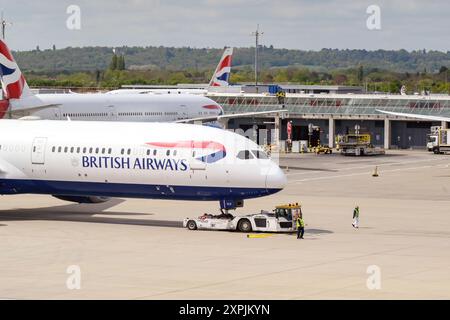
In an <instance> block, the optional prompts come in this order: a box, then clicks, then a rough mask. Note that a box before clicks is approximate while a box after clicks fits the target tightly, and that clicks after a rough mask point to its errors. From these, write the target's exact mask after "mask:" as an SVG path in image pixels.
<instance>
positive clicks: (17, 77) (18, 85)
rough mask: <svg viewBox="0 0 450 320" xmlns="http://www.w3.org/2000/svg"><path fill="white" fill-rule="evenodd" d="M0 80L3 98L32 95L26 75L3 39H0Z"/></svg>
mask: <svg viewBox="0 0 450 320" xmlns="http://www.w3.org/2000/svg"><path fill="white" fill-rule="evenodd" d="M0 80H1V84H2V91H3V99H6V100H10V99H20V98H23V97H27V96H31V95H32V93H31V91H30V88H29V87H28V84H27V82H26V80H25V77H24V76H23V74H22V72H21V71H20V69H19V66H18V65H17V63H16V61H15V60H14V58H13V56H12V54H11V52H10V51H9V48H8V46H7V45H6V43H5V42H4V41H3V40H0Z"/></svg>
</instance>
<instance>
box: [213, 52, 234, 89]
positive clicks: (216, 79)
mask: <svg viewBox="0 0 450 320" xmlns="http://www.w3.org/2000/svg"><path fill="white" fill-rule="evenodd" d="M232 59H233V48H226V49H225V51H224V53H223V55H222V58H221V59H220V62H219V64H218V65H217V68H216V70H215V71H214V74H213V76H212V78H211V81H210V82H209V86H210V87H226V86H228V85H229V80H230V73H231V62H232Z"/></svg>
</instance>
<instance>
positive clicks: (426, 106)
mask: <svg viewBox="0 0 450 320" xmlns="http://www.w3.org/2000/svg"><path fill="white" fill-rule="evenodd" d="M207 96H208V97H209V98H211V99H213V100H215V101H216V102H217V103H219V104H220V105H222V106H223V107H224V110H225V112H226V113H241V112H252V111H268V110H276V109H280V108H282V107H284V108H285V109H287V110H288V111H289V115H290V116H302V117H321V116H322V117H330V116H334V117H338V118H354V117H359V118H362V119H365V118H367V119H377V118H380V119H383V118H385V115H384V114H381V113H380V112H378V111H377V109H379V110H386V111H394V112H401V113H416V114H423V115H436V116H445V117H450V96H449V95H427V96H425V95H400V94H399V95H393V94H323V93H322V94H289V93H287V94H286V97H285V98H282V97H281V98H280V97H277V96H276V95H274V94H268V93H263V94H261V93H258V94H257V93H253V94H249V93H239V94H237V93H220V92H209V93H208V94H207ZM409 120H411V119H409Z"/></svg>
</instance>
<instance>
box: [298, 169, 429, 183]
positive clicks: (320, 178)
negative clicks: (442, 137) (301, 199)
mask: <svg viewBox="0 0 450 320" xmlns="http://www.w3.org/2000/svg"><path fill="white" fill-rule="evenodd" d="M434 167H437V166H421V167H411V168H400V169H394V170H385V171H382V172H381V173H389V172H398V171H406V170H415V169H425V168H434ZM363 175H368V176H369V175H371V173H370V172H358V173H352V174H343V175H336V176H325V177H316V178H306V179H301V180H291V181H289V182H290V183H292V184H296V183H302V182H308V181H315V180H326V179H336V178H346V177H354V176H363Z"/></svg>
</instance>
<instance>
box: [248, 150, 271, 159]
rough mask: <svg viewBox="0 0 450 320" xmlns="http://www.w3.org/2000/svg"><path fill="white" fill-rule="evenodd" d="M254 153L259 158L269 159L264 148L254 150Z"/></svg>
mask: <svg viewBox="0 0 450 320" xmlns="http://www.w3.org/2000/svg"><path fill="white" fill-rule="evenodd" d="M252 153H253V155H254V156H255V157H256V158H257V159H269V157H268V156H267V154H266V153H265V152H264V151H262V150H252Z"/></svg>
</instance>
